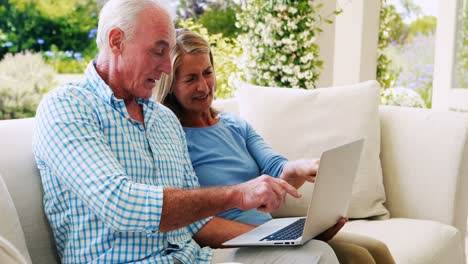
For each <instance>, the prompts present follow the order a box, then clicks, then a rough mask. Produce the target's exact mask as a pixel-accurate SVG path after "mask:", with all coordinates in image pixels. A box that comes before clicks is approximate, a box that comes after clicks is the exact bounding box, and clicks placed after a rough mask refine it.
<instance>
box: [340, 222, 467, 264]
mask: <svg viewBox="0 0 468 264" xmlns="http://www.w3.org/2000/svg"><path fill="white" fill-rule="evenodd" d="M342 230H343V231H345V232H350V233H354V234H359V235H364V236H369V237H373V238H375V239H378V240H380V241H382V242H384V243H385V244H386V245H387V247H388V248H389V249H390V252H392V255H393V257H394V259H395V262H396V263H407V264H423V263H424V264H426V263H464V248H463V247H462V245H463V243H461V241H462V239H463V237H462V235H461V233H460V232H459V230H458V229H456V228H455V227H453V226H450V225H445V224H442V223H440V222H436V221H429V220H417V219H405V218H392V219H387V220H376V221H368V220H357V221H350V222H348V223H347V224H346V225H345V226H344V228H343V229H342Z"/></svg>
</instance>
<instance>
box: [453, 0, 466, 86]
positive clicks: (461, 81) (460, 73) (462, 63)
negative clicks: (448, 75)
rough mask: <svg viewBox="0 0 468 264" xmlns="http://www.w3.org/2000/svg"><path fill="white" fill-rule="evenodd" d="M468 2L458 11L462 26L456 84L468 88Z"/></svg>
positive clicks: (457, 55)
mask: <svg viewBox="0 0 468 264" xmlns="http://www.w3.org/2000/svg"><path fill="white" fill-rule="evenodd" d="M467 9H468V3H467V2H466V1H465V3H464V6H463V8H460V10H459V11H458V12H459V13H458V17H457V20H458V23H459V25H460V26H461V27H460V28H459V29H458V32H457V38H456V43H455V48H456V58H455V75H454V77H455V80H454V82H455V86H456V87H458V88H468V17H467V16H468V12H467V11H466V10H467Z"/></svg>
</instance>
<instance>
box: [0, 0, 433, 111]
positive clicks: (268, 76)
mask: <svg viewBox="0 0 468 264" xmlns="http://www.w3.org/2000/svg"><path fill="white" fill-rule="evenodd" d="M104 2H105V1H96V0H62V1H53V0H42V1H33V0H8V1H7V0H0V17H1V19H0V59H1V61H0V119H14V118H22V117H31V116H34V115H35V109H36V107H37V105H38V102H39V101H40V99H41V96H42V95H43V94H44V93H46V92H47V91H49V90H50V89H53V88H54V87H56V86H57V85H59V84H60V83H63V82H64V81H68V80H76V79H79V77H80V74H81V73H82V72H83V70H84V68H85V67H86V65H87V63H88V62H89V61H90V60H92V59H93V58H94V56H95V55H96V53H97V48H96V44H95V37H96V27H97V21H98V14H99V10H100V8H101V6H102V4H103V3H104ZM401 2H402V3H404V4H406V7H407V9H406V10H407V11H406V12H407V13H408V12H409V13H410V12H413V13H415V12H418V10H419V9H418V7H417V5H414V4H412V3H411V1H401ZM173 4H174V5H175V6H176V8H177V10H178V20H177V21H176V25H177V27H184V28H189V29H192V30H194V31H197V32H199V33H201V34H202V35H204V36H205V37H206V38H207V39H208V40H209V43H210V44H211V45H212V47H213V51H214V57H215V59H214V61H215V69H216V75H217V82H218V90H217V92H216V93H217V94H216V96H217V98H228V97H232V96H233V95H234V88H233V85H232V82H233V80H234V79H241V80H244V81H247V82H250V83H253V84H258V85H264V86H274V87H276V86H278V87H293V88H302V89H313V88H316V87H317V79H318V77H319V76H320V73H321V69H322V67H323V61H322V60H321V59H320V57H319V46H318V44H317V42H316V39H317V37H318V36H319V34H321V31H322V28H323V25H324V24H325V23H333V19H334V17H335V16H339V15H340V12H341V10H340V9H339V8H338V9H337V10H336V11H335V12H332V13H325V12H323V11H322V6H321V4H316V3H315V2H310V1H294V2H290V1H280V0H278V1H276V0H275V1H260V0H247V1H234V0H229V1H209V0H205V1H188V0H186V1H182V0H181V1H180V3H177V2H175V1H174V2H173ZM407 13H398V12H397V11H396V9H395V7H394V6H393V5H391V4H389V3H387V2H386V1H385V0H383V2H382V8H381V20H380V35H379V50H378V52H379V60H378V67H377V69H376V72H377V79H378V81H379V83H380V85H381V87H382V96H381V99H382V100H381V103H382V104H391V105H402V106H412V107H427V108H430V107H431V91H432V75H433V64H434V38H435V30H436V23H437V19H436V18H435V17H434V16H425V15H424V14H423V13H419V14H418V17H419V18H418V19H416V20H414V21H411V22H410V23H407V22H404V17H405V16H406V15H408V14H407Z"/></svg>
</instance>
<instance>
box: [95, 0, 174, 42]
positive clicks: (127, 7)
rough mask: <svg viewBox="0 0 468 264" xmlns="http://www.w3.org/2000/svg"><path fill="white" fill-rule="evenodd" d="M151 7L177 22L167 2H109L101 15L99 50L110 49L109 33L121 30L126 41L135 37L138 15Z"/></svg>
mask: <svg viewBox="0 0 468 264" xmlns="http://www.w3.org/2000/svg"><path fill="white" fill-rule="evenodd" d="M149 7H160V8H162V9H163V10H164V11H166V12H167V13H168V14H169V16H170V18H171V20H172V21H174V20H175V16H176V15H175V10H174V9H173V6H172V5H170V4H168V2H167V1H162V0H109V1H107V3H106V4H105V5H104V6H103V7H102V9H101V13H100V14H99V24H98V29H97V36H96V44H97V46H98V49H99V50H103V49H107V48H108V47H109V43H108V38H109V32H110V31H111V30H112V29H113V28H120V29H121V30H122V31H123V32H124V33H125V37H126V39H127V40H128V39H131V38H132V37H133V33H134V29H135V23H136V20H137V17H138V15H140V13H142V12H143V11H144V10H145V9H147V8H149Z"/></svg>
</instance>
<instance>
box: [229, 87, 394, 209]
mask: <svg viewBox="0 0 468 264" xmlns="http://www.w3.org/2000/svg"><path fill="white" fill-rule="evenodd" d="M236 86H237V97H238V102H239V112H240V116H242V117H243V118H245V119H246V120H247V121H248V122H250V123H251V124H252V126H253V127H254V128H255V129H256V130H257V132H258V133H259V134H260V135H261V136H262V137H263V138H264V139H265V140H266V141H267V142H268V143H269V144H270V145H271V146H272V147H273V149H275V150H276V151H277V152H279V153H281V154H283V155H285V156H286V157H287V158H288V159H291V160H293V159H299V158H319V157H320V155H321V153H322V152H324V151H326V150H327V149H330V148H332V147H336V146H338V145H341V144H344V143H348V142H350V141H353V140H356V139H359V138H365V144H364V150H363V154H362V155H363V156H362V157H361V164H360V166H359V169H358V175H357V177H356V181H355V183H354V188H353V194H352V200H351V204H350V208H349V212H348V217H350V218H366V217H371V216H386V215H388V211H387V210H386V209H385V207H384V206H383V203H384V201H385V191H384V187H383V180H382V169H381V166H380V159H379V154H380V121H379V112H378V103H379V86H378V83H377V82H376V81H368V82H364V83H359V84H355V85H349V86H342V87H333V88H320V89H315V90H302V89H291V88H268V87H260V86H254V85H250V84H246V83H243V82H239V81H237V83H236ZM312 187H313V184H307V185H305V186H303V187H302V188H301V193H302V194H303V196H302V198H301V199H300V200H296V199H291V198H289V197H288V198H287V200H286V205H287V206H286V207H285V208H284V209H282V210H281V211H280V212H277V213H276V214H275V216H292V215H305V213H306V210H307V205H308V203H309V201H310V195H311V193H312ZM292 208H293V209H292Z"/></svg>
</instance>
